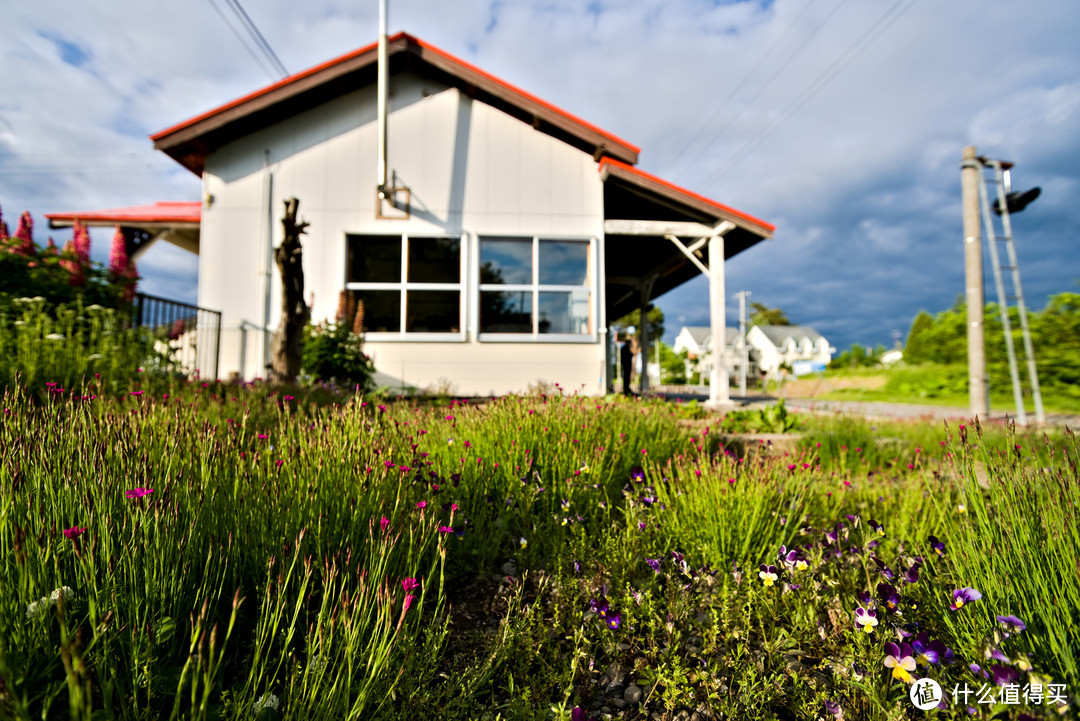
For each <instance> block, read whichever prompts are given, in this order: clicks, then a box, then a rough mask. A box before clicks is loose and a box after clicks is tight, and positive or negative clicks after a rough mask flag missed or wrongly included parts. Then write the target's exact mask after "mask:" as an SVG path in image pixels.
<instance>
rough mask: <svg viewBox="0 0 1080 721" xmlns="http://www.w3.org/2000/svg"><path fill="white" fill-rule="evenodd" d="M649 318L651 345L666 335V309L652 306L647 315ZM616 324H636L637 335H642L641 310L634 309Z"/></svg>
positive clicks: (627, 325)
mask: <svg viewBox="0 0 1080 721" xmlns="http://www.w3.org/2000/svg"><path fill="white" fill-rule="evenodd" d="M645 317H646V318H647V319H648V320H649V345H652V344H653V343H656V342H658V341H659V340H660V339H661V338H663V337H664V311H662V310H660V307H659V306H655V305H654V306H651V307H650V308H649V312H648V313H647V314H646V316H645ZM615 325H616V326H619V327H621V328H629V327H630V326H634V328H635V329H636V330H637V335H638V336H640V335H641V311H640V310H632V311H630V312H629V313H627V314H626V315H624V316H623V317H622V318H619V319H618V320H617V321H615Z"/></svg>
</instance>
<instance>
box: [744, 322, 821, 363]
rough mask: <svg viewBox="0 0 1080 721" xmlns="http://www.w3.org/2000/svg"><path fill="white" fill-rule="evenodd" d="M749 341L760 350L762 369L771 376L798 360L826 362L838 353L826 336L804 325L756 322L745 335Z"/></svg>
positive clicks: (756, 349) (759, 357) (758, 353)
mask: <svg viewBox="0 0 1080 721" xmlns="http://www.w3.org/2000/svg"><path fill="white" fill-rule="evenodd" d="M746 342H747V343H748V344H749V345H750V347H751V348H752V349H754V351H756V352H757V353H756V355H757V365H758V369H759V371H760V372H765V373H767V374H769V375H776V374H777V373H779V371H780V366H782V365H785V364H786V365H788V366H791V365H792V364H793V363H795V362H796V361H812V362H816V363H824V364H826V365H827V364H828V363H829V361H831V360H832V354H833V353H835V352H836V349H835V348H833V347H832V346H830V345H829V341H827V340H826V339H825V337H824V336H823V335H821V334H820V333H818V332H817V331H816V330H814V329H813V328H811V327H809V326H805V325H756V326H754V327H753V328H751V329H750V331H749V332H748V333H747V334H746Z"/></svg>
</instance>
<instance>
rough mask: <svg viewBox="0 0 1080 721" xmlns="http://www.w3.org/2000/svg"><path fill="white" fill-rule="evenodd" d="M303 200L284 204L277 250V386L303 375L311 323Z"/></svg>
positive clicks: (273, 348) (273, 362)
mask: <svg viewBox="0 0 1080 721" xmlns="http://www.w3.org/2000/svg"><path fill="white" fill-rule="evenodd" d="M299 208H300V200H299V199H297V198H289V199H288V200H286V201H285V217H284V218H282V219H281V225H282V226H283V227H284V229H285V237H284V239H283V240H282V241H281V245H279V246H278V247H277V248H275V249H274V261H275V262H276V263H277V267H278V272H279V273H280V274H281V322H280V323H279V324H278V329H277V330H276V331H274V335H273V337H272V338H271V339H270V378H271V380H273V381H274V382H275V383H292V382H294V381H295V380H296V376H297V375H298V374H299V373H300V362H301V358H302V355H303V333H304V326H305V325H307V323H308V321H309V320H311V309H310V308H309V307H308V305H307V303H305V302H304V262H303V261H304V251H303V248H301V247H300V236H301V235H303V234H304V233H306V232H307V231H306V230H305V229H306V228H307V226H308V223H307V222H305V221H300V222H297V220H296V214H297V211H298V210H299Z"/></svg>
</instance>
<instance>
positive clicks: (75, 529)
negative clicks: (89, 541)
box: [64, 525, 86, 541]
mask: <svg viewBox="0 0 1080 721" xmlns="http://www.w3.org/2000/svg"><path fill="white" fill-rule="evenodd" d="M84 533H86V529H85V528H79V526H78V525H75V526H72V527H71V528H65V529H64V536H65V537H67V538H70V539H71V540H72V541H74V540H75V539H76V538H78V537H79V536H81V535H82V534H84Z"/></svg>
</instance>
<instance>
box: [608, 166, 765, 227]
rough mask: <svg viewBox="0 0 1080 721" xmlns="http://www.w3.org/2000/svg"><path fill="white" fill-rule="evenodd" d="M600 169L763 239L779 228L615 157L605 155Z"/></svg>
mask: <svg viewBox="0 0 1080 721" xmlns="http://www.w3.org/2000/svg"><path fill="white" fill-rule="evenodd" d="M599 169H600V172H601V173H602V174H603V175H604V178H605V179H606V178H607V177H609V176H614V177H616V178H619V179H621V180H624V181H626V182H628V183H632V184H633V185H636V186H638V187H639V188H642V189H643V190H646V191H650V192H653V193H656V194H657V195H660V196H663V197H665V198H667V199H669V200H674V201H676V202H678V203H682V204H683V205H686V206H689V207H691V208H694V209H695V210H698V211H701V212H704V213H707V214H709V215H712V216H713V217H715V218H717V219H718V220H721V219H722V220H730V221H731V222H732V223H734V224H735V225H737V226H739V227H741V228H744V229H746V230H749V231H750V232H752V233H755V234H756V235H760V236H761V237H763V238H771V237H772V234H773V231H775V230H776V226H775V225H773V224H771V223H766V222H765V221H764V220H761V219H759V218H755V217H754V216H752V215H749V214H747V213H744V212H742V211H741V210H736V209H735V208H732V207H730V206H727V205H724V204H723V203H718V202H716V201H715V200H712V199H710V198H706V197H705V196H704V195H699V194H698V193H695V192H693V191H692V190H687V189H686V188H681V187H679V186H678V185H675V184H674V183H669V182H668V181H666V180H664V179H663V178H658V177H657V176H655V175H652V174H651V173H646V172H645V171H644V170H640V169H638V168H635V167H633V166H631V165H627V164H626V163H622V162H620V161H618V160H615V159H614V158H603V159H602V160H601V161H600V166H599Z"/></svg>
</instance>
